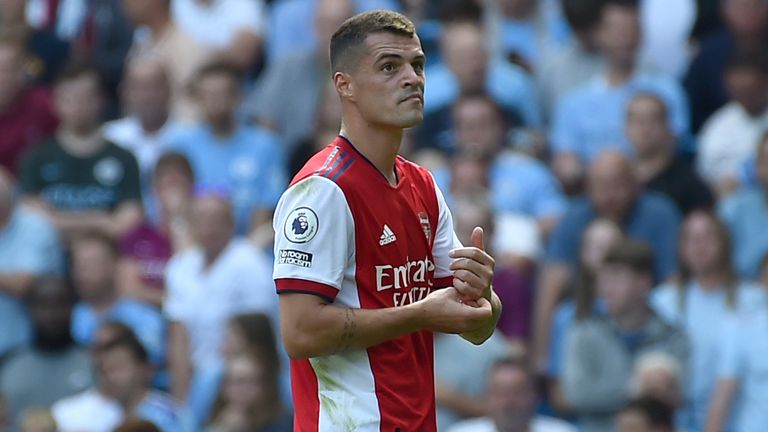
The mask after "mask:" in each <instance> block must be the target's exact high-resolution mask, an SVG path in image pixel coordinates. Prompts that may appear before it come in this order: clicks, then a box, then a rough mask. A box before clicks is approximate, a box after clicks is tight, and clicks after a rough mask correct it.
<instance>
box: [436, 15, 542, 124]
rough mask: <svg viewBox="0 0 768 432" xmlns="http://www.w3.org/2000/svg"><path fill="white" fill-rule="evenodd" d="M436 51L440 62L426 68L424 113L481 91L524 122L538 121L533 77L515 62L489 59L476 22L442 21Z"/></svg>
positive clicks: (535, 122)
mask: <svg viewBox="0 0 768 432" xmlns="http://www.w3.org/2000/svg"><path fill="white" fill-rule="evenodd" d="M440 53H441V56H442V58H443V61H444V64H443V63H440V64H437V65H434V66H431V67H428V68H427V71H426V75H427V76H429V81H427V87H426V89H425V99H424V103H425V105H424V114H425V115H427V114H430V113H433V112H435V111H437V110H439V109H441V108H445V107H447V106H450V105H451V104H453V102H454V101H456V100H457V99H458V98H459V97H460V96H462V95H467V94H473V93H479V92H483V91H485V92H487V93H488V94H489V95H490V97H491V98H492V99H493V100H494V101H495V102H496V103H497V104H499V106H501V107H502V108H503V109H504V110H508V111H511V112H515V113H517V114H518V115H519V117H520V118H521V119H522V120H523V123H524V124H526V125H530V126H538V125H540V124H541V113H540V112H539V104H538V101H537V99H536V90H535V88H534V83H533V80H532V79H531V78H530V77H529V76H528V75H527V74H526V72H525V71H524V70H523V69H522V68H520V67H519V66H517V65H513V64H511V63H509V62H507V61H505V60H501V59H489V56H488V53H487V50H486V48H485V42H484V40H483V30H482V28H481V27H480V25H479V24H477V23H475V22H471V21H464V22H461V21H459V22H451V23H446V24H445V25H444V26H443V29H442V35H441V39H440Z"/></svg>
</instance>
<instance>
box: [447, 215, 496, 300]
mask: <svg viewBox="0 0 768 432" xmlns="http://www.w3.org/2000/svg"><path fill="white" fill-rule="evenodd" d="M448 256H450V257H451V258H453V262H452V263H451V266H450V269H451V270H453V287H454V288H456V291H458V292H459V293H460V294H461V296H462V299H463V300H464V301H465V302H468V303H470V304H474V303H473V302H474V301H477V300H478V299H480V298H483V299H485V300H488V301H490V300H491V281H492V280H493V268H494V266H495V265H496V262H495V261H494V259H493V258H492V257H491V256H490V255H488V253H486V252H485V242H484V239H483V229H482V228H480V227H475V229H474V230H473V231H472V246H471V247H463V248H459V249H454V250H452V251H451V252H450V253H449V254H448Z"/></svg>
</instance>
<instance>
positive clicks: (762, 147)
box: [718, 134, 768, 280]
mask: <svg viewBox="0 0 768 432" xmlns="http://www.w3.org/2000/svg"><path fill="white" fill-rule="evenodd" d="M755 166H756V168H755V171H756V173H757V178H758V182H759V185H758V186H757V187H755V188H748V189H744V190H741V191H738V192H736V193H734V194H733V195H732V196H730V197H728V198H726V199H725V200H722V201H721V202H720V204H719V206H718V213H719V215H720V217H721V218H722V220H723V222H725V224H726V225H727V226H728V230H729V231H730V233H731V239H732V241H733V254H734V263H735V265H736V271H737V273H738V274H739V276H741V277H742V278H744V279H748V280H753V279H756V278H757V277H758V276H759V273H760V260H762V258H763V256H765V254H766V252H768V231H767V230H764V229H763V228H762V227H763V226H764V225H763V223H764V222H765V221H766V220H768V206H766V193H765V190H766V189H767V188H768V134H765V135H763V137H762V138H760V144H759V145H758V148H757V158H756V162H755Z"/></svg>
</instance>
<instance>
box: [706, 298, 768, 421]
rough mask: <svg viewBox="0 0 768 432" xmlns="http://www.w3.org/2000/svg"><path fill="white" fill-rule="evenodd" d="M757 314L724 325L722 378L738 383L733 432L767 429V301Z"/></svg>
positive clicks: (719, 374)
mask: <svg viewBox="0 0 768 432" xmlns="http://www.w3.org/2000/svg"><path fill="white" fill-rule="evenodd" d="M760 306H761V307H758V308H756V310H755V311H754V313H749V314H741V315H734V316H732V317H730V319H729V320H728V321H727V323H726V324H725V326H724V327H725V329H724V330H723V334H724V338H723V340H722V347H723V348H722V354H721V362H720V368H719V371H718V376H719V378H724V379H734V378H735V379H738V380H739V390H738V393H737V397H736V399H735V400H734V401H733V402H732V409H731V412H732V413H733V416H732V420H733V425H734V429H733V430H734V432H752V431H762V430H765V429H766V425H768V409H766V407H767V406H768V337H767V336H766V335H768V298H765V294H764V298H763V301H762V302H761V305H760Z"/></svg>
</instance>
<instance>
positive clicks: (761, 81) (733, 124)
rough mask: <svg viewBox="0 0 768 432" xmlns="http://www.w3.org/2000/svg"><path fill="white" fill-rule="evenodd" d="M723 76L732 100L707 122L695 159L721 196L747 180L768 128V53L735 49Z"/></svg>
mask: <svg viewBox="0 0 768 432" xmlns="http://www.w3.org/2000/svg"><path fill="white" fill-rule="evenodd" d="M723 78H724V82H725V88H726V90H727V94H728V97H729V98H730V100H729V101H728V102H727V103H726V104H725V105H724V106H723V107H722V108H720V109H718V110H717V111H715V112H714V113H713V114H712V116H711V117H710V118H709V119H708V120H707V122H706V123H704V126H703V127H702V129H701V136H700V141H699V151H698V154H697V160H696V164H697V166H698V169H699V172H700V173H701V175H702V176H703V177H704V179H705V180H707V182H708V183H709V184H710V185H711V186H712V188H713V189H715V190H716V191H717V192H718V195H719V196H725V195H728V194H730V193H731V192H733V190H734V189H736V187H738V185H739V184H740V183H745V180H746V179H745V177H747V176H745V172H744V171H745V170H744V168H745V165H746V163H747V161H750V160H751V159H752V158H753V157H754V155H755V149H756V147H757V145H758V141H759V140H760V136H761V135H762V134H763V133H764V132H765V130H766V129H768V53H767V52H766V50H765V49H759V50H754V51H745V52H737V53H734V55H733V56H732V58H731V60H730V62H729V63H728V65H727V67H726V69H725V76H724V77H723Z"/></svg>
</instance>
